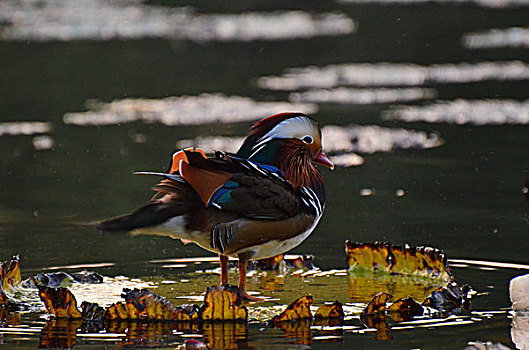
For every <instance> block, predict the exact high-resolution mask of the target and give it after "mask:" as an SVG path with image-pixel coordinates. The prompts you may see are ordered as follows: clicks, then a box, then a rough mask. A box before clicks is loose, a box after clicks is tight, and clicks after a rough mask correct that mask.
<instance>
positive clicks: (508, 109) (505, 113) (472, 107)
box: [384, 99, 529, 125]
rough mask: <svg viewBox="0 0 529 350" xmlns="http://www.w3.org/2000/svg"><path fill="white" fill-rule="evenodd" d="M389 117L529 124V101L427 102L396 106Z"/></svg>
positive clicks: (492, 123) (439, 121) (441, 121)
mask: <svg viewBox="0 0 529 350" xmlns="http://www.w3.org/2000/svg"><path fill="white" fill-rule="evenodd" d="M384 115H385V117H386V118H389V119H398V120H402V121H406V122H418V121H423V122H428V123H450V124H474V125H503V124H529V101H515V100H464V99H457V100H455V101H438V102H436V103H432V104H427V105H424V106H395V107H391V108H390V109H389V110H388V111H386V112H385V113H384Z"/></svg>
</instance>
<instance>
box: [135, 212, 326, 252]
mask: <svg viewBox="0 0 529 350" xmlns="http://www.w3.org/2000/svg"><path fill="white" fill-rule="evenodd" d="M320 218H321V216H319V217H317V218H316V220H314V222H313V223H312V225H311V226H310V227H309V228H308V229H307V230H306V231H304V232H303V233H301V234H299V235H297V236H295V237H292V238H289V239H285V240H281V241H279V240H270V241H268V242H265V243H261V244H259V245H256V246H250V247H247V248H244V249H242V250H239V251H236V252H233V253H232V254H229V256H231V257H235V258H236V257H237V255H238V254H241V253H245V252H251V259H252V260H259V259H266V258H270V257H272V256H276V255H278V254H283V253H285V252H287V251H289V250H291V249H293V248H295V247H297V246H298V245H300V244H301V242H303V241H304V240H305V239H306V238H307V237H308V236H309V235H310V234H311V233H312V231H313V230H314V228H315V227H316V225H318V222H319V221H320ZM133 234H139V235H155V236H167V237H171V238H175V239H182V240H187V241H192V242H193V243H196V244H197V245H199V246H200V247H201V248H203V249H205V250H208V251H210V252H213V253H217V254H219V253H220V252H219V250H218V248H212V247H211V245H210V234H208V233H206V232H200V231H188V230H186V229H185V225H184V218H183V217H182V216H178V217H174V218H171V219H170V220H168V221H166V222H164V223H163V224H160V225H157V226H153V227H145V228H141V229H136V230H134V232H133Z"/></svg>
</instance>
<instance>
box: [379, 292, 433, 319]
mask: <svg viewBox="0 0 529 350" xmlns="http://www.w3.org/2000/svg"><path fill="white" fill-rule="evenodd" d="M387 312H389V313H391V319H392V320H393V321H395V322H402V321H409V320H411V319H412V318H413V317H414V316H421V315H422V314H423V313H424V309H423V307H422V306H421V304H419V303H418V302H416V301H415V300H413V298H412V297H408V298H402V299H399V300H397V301H396V302H394V303H393V304H391V305H390V306H389V307H388V308H387Z"/></svg>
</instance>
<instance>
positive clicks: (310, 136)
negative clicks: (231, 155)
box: [237, 113, 334, 169]
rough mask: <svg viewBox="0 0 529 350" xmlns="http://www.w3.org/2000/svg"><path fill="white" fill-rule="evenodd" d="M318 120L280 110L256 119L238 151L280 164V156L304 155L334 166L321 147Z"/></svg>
mask: <svg viewBox="0 0 529 350" xmlns="http://www.w3.org/2000/svg"><path fill="white" fill-rule="evenodd" d="M321 144H322V139H321V130H320V127H319V126H318V123H317V122H316V121H315V120H314V119H312V118H311V117H309V116H307V115H305V114H302V113H281V114H275V115H272V116H270V117H267V118H264V119H262V120H260V121H258V122H256V123H255V124H254V125H253V126H252V128H251V129H250V134H249V135H248V137H247V138H246V140H245V141H244V143H243V145H242V146H241V148H240V149H239V151H238V152H237V155H238V156H240V157H244V158H249V159H252V160H255V161H257V162H261V163H267V164H273V165H278V162H281V161H282V160H283V161H284V159H281V157H290V156H296V157H297V158H299V156H304V157H308V158H310V160H311V161H314V162H315V163H318V164H321V165H325V166H326V167H329V168H331V169H334V164H333V163H332V162H331V161H330V160H329V158H327V156H326V155H325V153H323V151H322V146H321Z"/></svg>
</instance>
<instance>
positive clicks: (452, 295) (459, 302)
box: [422, 282, 472, 313]
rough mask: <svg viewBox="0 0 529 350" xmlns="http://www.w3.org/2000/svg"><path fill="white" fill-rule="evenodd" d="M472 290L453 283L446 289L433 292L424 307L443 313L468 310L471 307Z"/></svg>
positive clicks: (467, 286) (466, 286)
mask: <svg viewBox="0 0 529 350" xmlns="http://www.w3.org/2000/svg"><path fill="white" fill-rule="evenodd" d="M471 290H472V288H471V287H470V286H469V285H463V286H461V287H460V286H458V285H457V283H455V282H452V283H449V284H447V285H446V286H445V287H441V288H439V289H437V290H435V291H433V292H432V293H431V294H430V295H429V296H428V297H427V298H426V300H425V301H423V303H422V305H424V306H428V307H431V308H433V309H436V310H437V311H439V312H441V313H453V312H454V311H460V310H461V309H468V308H469V306H470V292H471Z"/></svg>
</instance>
